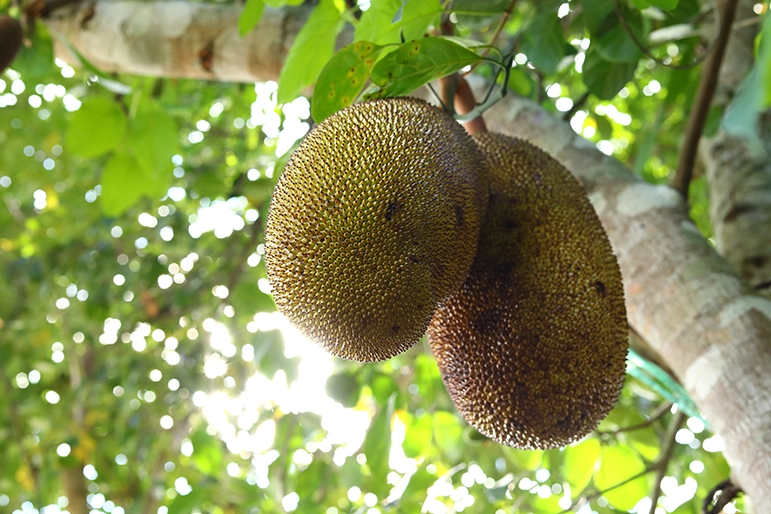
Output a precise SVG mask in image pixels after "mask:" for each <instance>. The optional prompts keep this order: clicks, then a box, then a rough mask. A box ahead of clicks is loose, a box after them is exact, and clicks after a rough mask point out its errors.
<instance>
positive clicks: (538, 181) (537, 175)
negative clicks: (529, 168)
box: [533, 171, 543, 184]
mask: <svg viewBox="0 0 771 514" xmlns="http://www.w3.org/2000/svg"><path fill="white" fill-rule="evenodd" d="M533 178H534V179H535V181H536V182H537V183H538V184H540V183H541V181H542V180H543V176H541V174H540V173H539V172H537V171H536V172H535V173H534V174H533Z"/></svg>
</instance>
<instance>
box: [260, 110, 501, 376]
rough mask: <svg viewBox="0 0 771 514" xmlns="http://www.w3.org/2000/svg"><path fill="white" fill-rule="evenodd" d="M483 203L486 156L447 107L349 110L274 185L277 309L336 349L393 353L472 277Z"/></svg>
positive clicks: (270, 251) (272, 260) (365, 357)
mask: <svg viewBox="0 0 771 514" xmlns="http://www.w3.org/2000/svg"><path fill="white" fill-rule="evenodd" d="M486 202H487V185H486V182H485V169H484V159H483V157H482V154H481V153H480V151H479V149H478V148H477V146H476V144H475V143H474V141H473V140H472V139H471V137H470V136H468V135H467V134H466V132H465V131H464V130H463V128H462V127H461V126H460V125H459V124H458V123H457V122H456V121H455V120H454V119H453V118H452V117H451V116H450V115H449V114H447V113H445V112H444V111H442V110H440V109H438V108H436V107H433V106H430V105H429V104H427V103H426V102H424V101H422V100H417V99H413V98H390V99H382V100H373V101H369V102H364V103H360V104H355V105H352V106H350V107H348V108H346V109H343V110H341V111H339V112H338V113H336V114H334V115H332V116H330V117H329V118H327V119H325V120H324V121H323V122H322V123H320V124H319V125H318V126H317V127H316V128H314V130H313V131H312V132H311V133H310V134H308V136H307V137H306V138H305V139H304V141H303V142H302V143H301V144H300V146H299V147H298V149H297V150H296V151H295V152H294V154H293V155H292V157H291V158H290V160H289V162H288V163H287V165H286V167H285V168H284V170H283V172H282V174H281V176H280V178H279V181H278V183H277V185H276V189H275V191H274V194H273V198H272V201H271V204H270V208H269V211H268V220H267V225H266V229H265V260H266V267H267V272H268V277H269V279H270V282H271V285H272V288H273V298H274V300H275V302H276V306H277V307H278V309H279V311H281V312H282V313H283V314H284V315H285V316H286V317H287V318H288V319H289V321H290V322H291V323H292V324H294V325H295V326H297V327H298V328H299V329H300V331H301V332H303V333H304V334H305V335H306V336H307V337H309V338H310V339H311V340H314V341H316V342H317V343H319V344H320V345H321V346H322V347H323V348H325V349H326V350H327V351H328V352H329V353H331V354H333V355H335V356H338V357H342V358H345V359H350V360H356V361H363V362H371V361H378V360H385V359H388V358H391V357H393V356H394V355H397V354H398V353H401V352H402V351H404V350H406V349H408V348H409V347H411V346H412V345H413V344H415V343H416V342H417V341H418V340H419V339H420V338H421V337H422V336H423V334H424V333H425V331H426V328H427V327H428V323H429V321H430V320H431V316H432V314H433V312H434V310H435V309H436V308H437V306H438V305H440V304H441V303H442V302H443V301H444V300H446V299H447V298H449V296H450V295H451V294H452V293H454V292H455V290H456V289H457V288H458V287H459V286H460V284H461V283H462V282H463V280H464V278H465V276H466V274H467V272H468V270H469V267H470V266H471V262H472V261H473V258H474V254H475V252H476V248H477V238H478V235H479V228H480V226H481V223H482V219H483V217H484V212H485V209H486Z"/></svg>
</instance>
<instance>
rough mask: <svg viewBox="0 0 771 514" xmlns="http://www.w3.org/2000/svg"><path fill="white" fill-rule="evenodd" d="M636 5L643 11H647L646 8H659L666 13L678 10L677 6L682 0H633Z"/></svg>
mask: <svg viewBox="0 0 771 514" xmlns="http://www.w3.org/2000/svg"><path fill="white" fill-rule="evenodd" d="M633 1H634V3H635V4H636V5H637V6H638V7H640V8H641V9H645V8H646V7H651V6H653V7H658V8H660V9H664V10H665V11H671V10H673V9H676V8H677V4H679V3H680V0H633Z"/></svg>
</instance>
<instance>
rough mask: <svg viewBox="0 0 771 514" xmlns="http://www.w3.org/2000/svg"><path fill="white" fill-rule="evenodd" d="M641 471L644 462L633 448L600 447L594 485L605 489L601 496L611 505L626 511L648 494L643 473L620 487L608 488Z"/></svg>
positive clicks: (599, 488) (643, 467)
mask: <svg viewBox="0 0 771 514" xmlns="http://www.w3.org/2000/svg"><path fill="white" fill-rule="evenodd" d="M643 471H645V463H644V462H643V461H642V459H641V458H640V457H639V456H638V455H637V453H636V452H635V451H634V450H632V449H630V448H628V447H626V446H606V447H605V448H603V449H602V460H601V464H600V469H599V470H597V473H595V474H594V485H595V486H596V487H597V489H598V490H599V491H605V492H603V496H605V498H607V500H608V503H609V504H610V505H611V506H613V507H615V508H617V509H619V510H624V511H626V510H629V509H631V508H632V507H634V506H635V504H636V503H637V502H638V501H640V500H641V499H642V498H643V497H645V495H646V494H648V485H647V480H646V477H645V476H644V475H643V476H641V477H640V478H637V479H635V480H632V481H631V482H629V483H627V484H624V485H623V486H621V487H615V488H614V489H612V490H608V489H610V488H611V487H614V486H616V485H618V484H620V483H622V482H624V481H625V480H628V479H629V478H631V477H633V476H635V475H638V474H640V473H642V472H643Z"/></svg>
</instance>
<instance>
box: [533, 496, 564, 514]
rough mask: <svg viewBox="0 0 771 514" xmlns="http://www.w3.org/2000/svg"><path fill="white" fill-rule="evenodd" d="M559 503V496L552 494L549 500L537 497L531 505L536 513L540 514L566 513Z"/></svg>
mask: <svg viewBox="0 0 771 514" xmlns="http://www.w3.org/2000/svg"><path fill="white" fill-rule="evenodd" d="M559 501H560V497H559V495H556V494H552V495H551V496H549V497H548V498H541V497H540V496H537V497H536V498H535V499H534V500H533V501H532V502H531V503H530V504H531V505H532V507H533V508H534V509H535V510H536V512H538V513H540V514H558V513H560V512H565V510H564V509H563V508H562V507H560V504H559Z"/></svg>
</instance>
